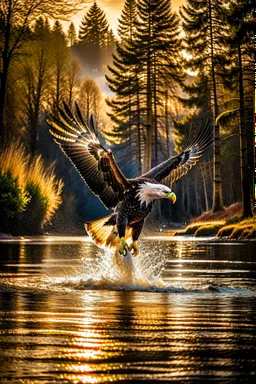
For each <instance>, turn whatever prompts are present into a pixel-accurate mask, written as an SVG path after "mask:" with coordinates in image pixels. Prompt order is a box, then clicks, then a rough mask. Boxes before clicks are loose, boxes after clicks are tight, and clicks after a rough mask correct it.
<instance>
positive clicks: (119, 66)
mask: <svg viewBox="0 0 256 384" xmlns="http://www.w3.org/2000/svg"><path fill="white" fill-rule="evenodd" d="M136 25H137V8H136V1H135V0H126V1H125V4H124V8H123V10H122V13H121V17H120V19H119V26H118V33H119V36H120V41H117V43H116V53H115V54H113V65H112V66H111V67H109V72H110V74H109V75H106V79H107V82H108V85H109V88H110V89H111V90H112V91H113V92H114V93H115V94H116V95H115V97H114V98H112V99H108V100H107V103H108V105H109V106H110V107H111V112H110V113H109V115H110V117H111V119H112V121H113V123H114V128H113V131H112V133H111V134H110V133H108V139H109V140H112V141H119V142H122V141H123V142H126V141H128V146H127V147H126V148H127V151H128V152H129V156H130V162H132V160H133V156H134V155H135V153H134V154H133V147H134V149H135V152H136V154H137V156H136V158H135V160H136V161H137V167H138V173H139V174H140V173H141V171H142V145H141V141H142V127H141V122H140V113H141V111H140V95H139V86H138V83H139V80H138V73H139V63H138V61H137V58H136V50H135V45H134V40H135V33H136ZM134 141H135V143H134Z"/></svg>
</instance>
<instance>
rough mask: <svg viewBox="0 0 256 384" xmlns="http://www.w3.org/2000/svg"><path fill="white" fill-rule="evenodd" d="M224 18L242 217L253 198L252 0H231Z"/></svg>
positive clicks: (247, 212)
mask: <svg viewBox="0 0 256 384" xmlns="http://www.w3.org/2000/svg"><path fill="white" fill-rule="evenodd" d="M230 3H231V4H230V6H229V10H228V15H227V17H226V18H225V19H224V21H225V22H227V23H228V25H229V26H230V32H231V33H230V35H229V36H228V37H227V38H226V39H225V43H226V44H228V46H229V55H230V56H231V59H232V61H231V63H232V65H231V66H230V67H229V73H228V78H227V80H228V81H226V83H228V85H229V89H231V90H234V91H235V92H236V95H237V98H238V101H239V107H238V108H237V109H233V110H232V111H229V110H227V111H225V112H224V113H223V115H224V118H225V117H226V116H230V114H232V115H233V117H235V116H238V118H239V136H240V169H241V191H242V208H243V217H250V216H252V205H253V204H252V202H253V192H254V191H253V184H254V183H253V173H254V153H253V152H254V148H253V80H254V56H253V6H252V2H250V1H248V2H244V1H242V0H232V1H231V2H230Z"/></svg>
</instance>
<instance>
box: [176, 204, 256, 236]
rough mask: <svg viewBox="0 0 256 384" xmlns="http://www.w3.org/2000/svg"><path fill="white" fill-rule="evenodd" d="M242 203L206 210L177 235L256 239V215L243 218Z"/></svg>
mask: <svg viewBox="0 0 256 384" xmlns="http://www.w3.org/2000/svg"><path fill="white" fill-rule="evenodd" d="M241 215H242V208H241V204H240V203H235V204H232V205H231V206H230V207H227V208H224V210H223V211H221V212H211V211H208V212H204V213H203V214H202V215H201V216H200V217H198V218H196V219H194V220H193V221H192V223H191V224H189V225H188V226H187V227H186V228H185V229H184V230H182V231H179V232H176V235H194V236H217V237H219V238H222V237H227V238H228V239H237V240H240V239H255V238H256V217H255V216H253V217H252V218H248V219H242V218H241Z"/></svg>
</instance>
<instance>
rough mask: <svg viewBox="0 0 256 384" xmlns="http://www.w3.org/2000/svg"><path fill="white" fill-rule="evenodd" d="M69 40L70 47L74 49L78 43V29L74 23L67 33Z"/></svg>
mask: <svg viewBox="0 0 256 384" xmlns="http://www.w3.org/2000/svg"><path fill="white" fill-rule="evenodd" d="M67 40H68V45H69V46H70V47H72V46H73V45H75V44H76V43H77V37H76V27H75V25H74V23H73V22H71V23H70V24H69V27H68V32H67Z"/></svg>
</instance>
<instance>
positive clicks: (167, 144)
mask: <svg viewBox="0 0 256 384" xmlns="http://www.w3.org/2000/svg"><path fill="white" fill-rule="evenodd" d="M168 123H169V122H168V90H166V94H165V132H166V153H167V157H168V158H169V157H170V149H169V148H170V147H169V141H170V139H169V125H168Z"/></svg>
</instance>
